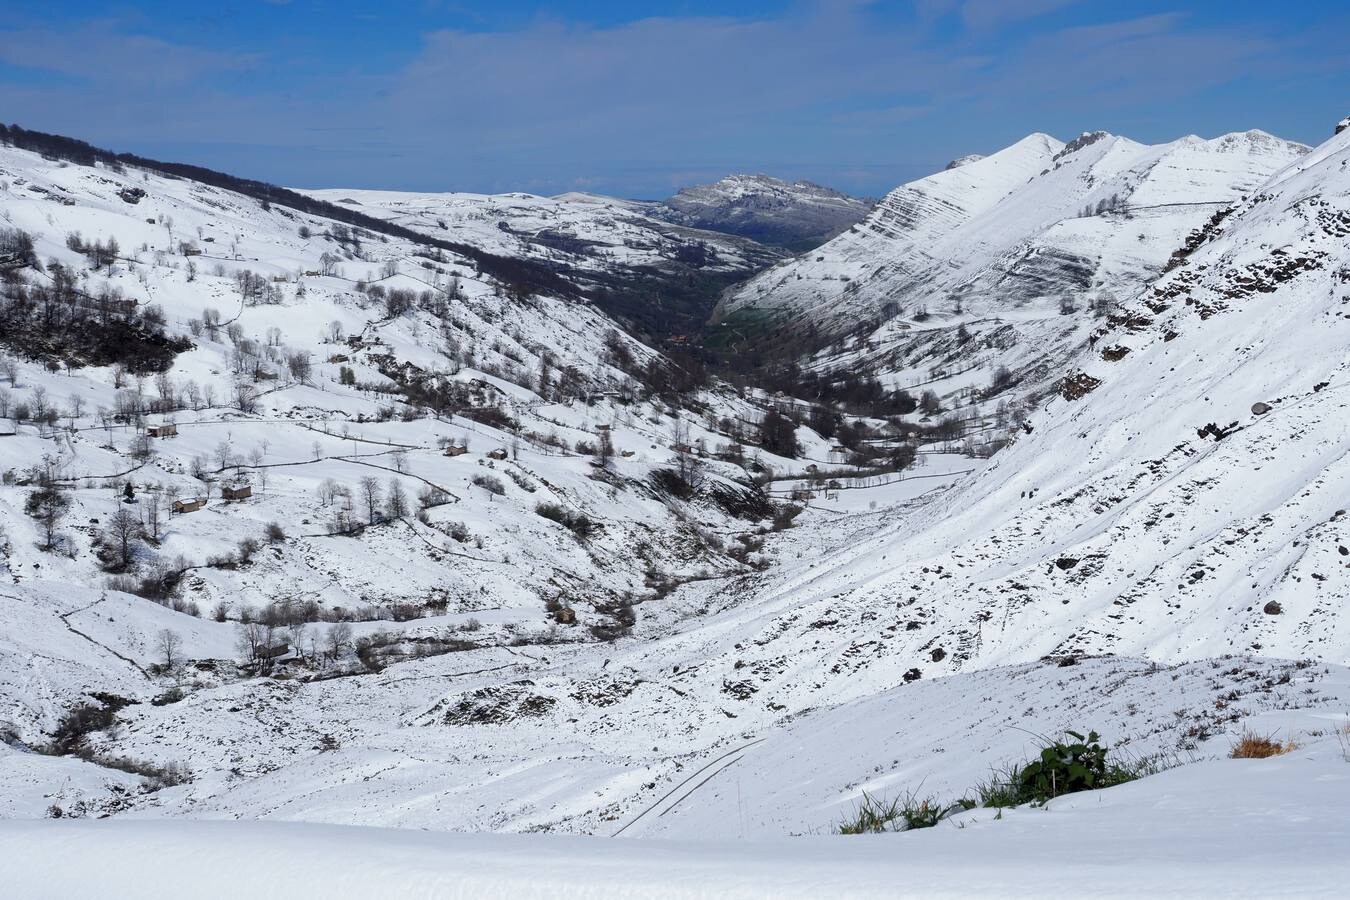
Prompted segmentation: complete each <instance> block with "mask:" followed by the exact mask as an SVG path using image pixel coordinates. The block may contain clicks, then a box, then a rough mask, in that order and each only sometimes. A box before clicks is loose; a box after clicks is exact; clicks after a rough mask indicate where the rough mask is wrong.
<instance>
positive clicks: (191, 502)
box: [172, 497, 206, 515]
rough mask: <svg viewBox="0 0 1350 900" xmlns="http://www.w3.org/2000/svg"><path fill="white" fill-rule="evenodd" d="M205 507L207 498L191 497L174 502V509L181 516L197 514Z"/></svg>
mask: <svg viewBox="0 0 1350 900" xmlns="http://www.w3.org/2000/svg"><path fill="white" fill-rule="evenodd" d="M205 505H206V498H205V497H189V498H188V499H186V500H175V501H173V506H172V509H173V511H174V512H176V513H179V514H180V515H181V514H182V513H190V512H196V511H197V510H199V509H201V508H202V507H203V506H205Z"/></svg>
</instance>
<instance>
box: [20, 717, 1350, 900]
mask: <svg viewBox="0 0 1350 900" xmlns="http://www.w3.org/2000/svg"><path fill="white" fill-rule="evenodd" d="M1347 801H1350V764H1347V762H1345V761H1344V760H1343V759H1342V757H1341V754H1340V752H1339V750H1338V748H1336V747H1335V745H1334V744H1333V743H1331V742H1329V741H1323V742H1320V743H1314V744H1313V745H1312V746H1310V747H1309V748H1308V749H1306V750H1300V751H1297V752H1296V753H1294V754H1291V755H1289V756H1285V757H1279V758H1275V759H1268V760H1238V761H1234V760H1219V761H1211V762H1205V763H1197V764H1194V765H1190V766H1185V767H1183V768H1179V769H1173V770H1171V771H1168V772H1165V773H1163V774H1161V775H1157V776H1154V777H1152V778H1148V779H1144V780H1143V781H1138V782H1134V783H1132V784H1127V785H1122V786H1121V787H1118V788H1112V789H1110V790H1106V791H1098V792H1093V793H1086V794H1078V795H1073V796H1070V797H1064V798H1061V799H1060V800H1058V801H1055V802H1053V803H1051V804H1050V806H1049V808H1048V809H1045V810H1038V809H1020V810H1013V811H1009V812H1005V813H1004V814H1003V815H1002V816H1001V817H1000V818H997V819H996V818H995V817H994V814H993V813H992V812H991V811H988V810H976V811H973V812H971V813H966V814H963V815H962V816H961V817H959V818H958V819H957V820H955V821H952V822H949V823H947V824H944V825H942V826H939V827H938V828H935V829H932V830H928V831H920V832H913V833H909V834H900V835H884V836H869V837H852V838H842V837H827V836H814V837H803V838H797V839H792V840H775V841H765V842H732V841H727V842H720V843H711V842H703V843H700V842H693V841H681V842H674V841H652V840H622V839H612V838H586V837H575V836H567V837H564V836H554V835H497V834H438V833H431V832H414V831H404V830H397V829H379V828H351V827H342V826H333V825H302V824H290V823H274V822H248V823H245V822H200V821H197V822H194V821H174V822H165V821H127V820H112V821H108V820H105V821H75V822H66V821H56V822H52V821H29V822H14V821H11V822H3V823H0V894H3V895H4V896H15V897H29V898H47V897H51V898H55V897H71V896H114V897H121V898H160V897H183V896H188V897H195V898H210V897H241V896H247V897H251V898H255V900H257V898H269V897H286V898H291V900H293V898H296V897H320V896H322V897H335V896H345V897H353V896H375V897H393V896H397V897H437V898H443V897H451V898H453V897H488V896H510V897H513V898H532V897H540V898H543V897H548V898H558V897H668V898H683V897H709V896H717V897H848V896H878V895H884V896H896V895H910V894H915V895H924V896H971V895H1001V896H1037V897H1050V896H1070V895H1074V896H1081V895H1083V894H1093V895H1113V896H1120V895H1150V896H1159V895H1163V896H1173V895H1188V896H1216V895H1225V896H1234V895H1261V896H1272V895H1283V896H1333V895H1335V896H1343V892H1344V890H1345V886H1346V885H1347V884H1350V853H1347V850H1350V819H1347V817H1346V816H1345V815H1344V813H1345V810H1346V809H1347V808H1350V805H1348V803H1347Z"/></svg>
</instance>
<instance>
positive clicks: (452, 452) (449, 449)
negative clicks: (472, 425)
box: [445, 444, 506, 459]
mask: <svg viewBox="0 0 1350 900" xmlns="http://www.w3.org/2000/svg"><path fill="white" fill-rule="evenodd" d="M468 452H469V448H468V447H461V446H459V445H458V444H448V445H446V448H445V455H446V456H463V455H464V454H465V453H468ZM502 458H503V459H505V458H506V457H505V456H503V457H502Z"/></svg>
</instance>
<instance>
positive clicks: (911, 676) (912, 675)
mask: <svg viewBox="0 0 1350 900" xmlns="http://www.w3.org/2000/svg"><path fill="white" fill-rule="evenodd" d="M922 677H923V673H922V672H920V671H919V670H918V669H910V670H909V671H908V672H906V673H905V684H909V683H910V682H911V681H918V680H919V679H920V678H922Z"/></svg>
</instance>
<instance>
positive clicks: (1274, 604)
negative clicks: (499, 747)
mask: <svg viewBox="0 0 1350 900" xmlns="http://www.w3.org/2000/svg"><path fill="white" fill-rule="evenodd" d="M1261 611H1262V612H1264V613H1265V614H1266V615H1268V616H1278V615H1279V614H1280V613H1282V612H1284V607H1283V606H1281V605H1280V603H1279V601H1278V600H1272V601H1270V602H1269V603H1267V604H1266V605H1265V607H1264V608H1263V609H1262V610H1261Z"/></svg>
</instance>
